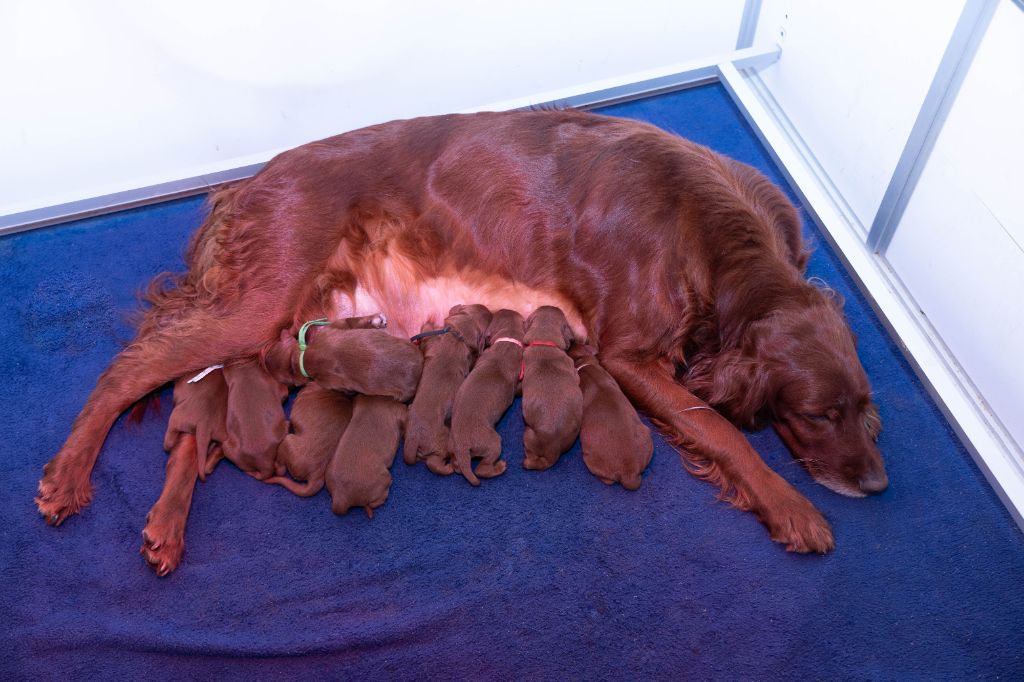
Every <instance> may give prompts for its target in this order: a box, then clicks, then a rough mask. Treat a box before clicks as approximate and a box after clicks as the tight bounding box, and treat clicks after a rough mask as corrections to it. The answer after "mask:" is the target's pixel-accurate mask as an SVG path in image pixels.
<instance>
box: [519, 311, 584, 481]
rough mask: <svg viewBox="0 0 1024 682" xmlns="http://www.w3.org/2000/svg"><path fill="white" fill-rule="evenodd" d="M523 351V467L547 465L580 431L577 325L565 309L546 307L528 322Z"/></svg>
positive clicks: (555, 458)
mask: <svg viewBox="0 0 1024 682" xmlns="http://www.w3.org/2000/svg"><path fill="white" fill-rule="evenodd" d="M524 340H525V343H526V349H525V350H524V351H523V365H524V372H523V387H522V390H523V421H524V422H526V430H525V431H524V432H523V451H524V457H523V467H524V468H526V469H547V468H548V467H550V466H552V465H554V463H555V462H557V461H558V458H559V457H561V456H562V453H563V452H565V451H566V450H568V449H569V448H571V447H572V444H573V443H574V442H576V436H578V435H579V433H580V422H581V420H582V418H583V394H582V393H581V392H580V384H579V377H578V376H577V375H576V369H575V367H574V366H573V362H572V359H571V358H570V357H569V356H568V355H566V350H568V348H569V346H570V345H571V344H572V342H573V333H572V329H570V328H569V323H568V322H567V321H566V319H565V315H563V314H562V311H561V310H559V309H558V308H555V307H553V306H541V307H540V308H537V310H535V311H534V313H533V314H532V315H530V318H529V319H528V320H527V321H526V335H525V337H524Z"/></svg>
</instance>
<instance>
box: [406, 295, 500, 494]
mask: <svg viewBox="0 0 1024 682" xmlns="http://www.w3.org/2000/svg"><path fill="white" fill-rule="evenodd" d="M490 323H491V313H490V311H489V310H487V308H485V307H484V306H482V305H456V306H453V307H452V308H451V310H449V311H448V317H446V318H445V320H444V326H443V327H441V329H446V330H447V331H446V332H444V333H440V334H437V335H433V336H424V337H423V338H422V339H421V340H420V348H421V349H422V350H423V376H422V379H421V380H420V386H419V388H418V389H417V392H416V397H415V398H414V399H413V401H412V404H411V405H410V406H409V427H408V430H407V431H406V436H405V448H404V452H403V459H404V460H405V463H406V464H415V463H416V462H417V460H421V459H422V460H425V461H426V464H427V468H428V469H430V470H431V471H433V472H434V473H435V474H442V475H445V476H447V475H448V474H450V473H452V471H454V468H453V466H452V463H451V461H450V458H449V456H448V427H449V424H450V423H451V418H452V403H453V402H454V401H455V393H456V392H457V391H458V390H459V386H460V385H462V382H463V381H465V379H466V376H468V375H469V371H470V369H472V367H473V362H474V361H476V358H477V355H479V354H480V351H481V350H483V346H484V333H485V332H486V331H487V327H488V325H489V324H490ZM429 331H436V330H431V329H425V330H424V332H429Z"/></svg>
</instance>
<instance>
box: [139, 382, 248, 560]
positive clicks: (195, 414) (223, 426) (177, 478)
mask: <svg viewBox="0 0 1024 682" xmlns="http://www.w3.org/2000/svg"><path fill="white" fill-rule="evenodd" d="M189 380H190V377H183V378H181V379H178V381H176V382H175V384H174V409H173V410H172V411H171V416H170V418H169V419H168V424H167V432H166V434H165V435H164V449H165V450H167V451H168V452H169V453H170V456H169V457H168V458H167V477H166V479H165V481H164V488H163V491H162V492H161V494H160V498H159V499H158V500H157V501H156V504H154V505H153V508H152V509H151V510H150V512H149V514H147V515H146V527H145V528H144V529H143V531H142V540H143V543H142V548H141V549H140V553H141V554H142V556H143V557H144V558H145V559H146V562H147V563H148V564H149V565H150V566H152V567H153V570H154V571H156V574H157V575H159V576H161V577H162V576H165V575H167V574H168V573H170V572H171V571H173V570H174V569H175V568H177V567H178V565H179V564H180V563H181V556H182V553H183V552H184V550H185V524H186V522H187V521H188V514H189V510H190V509H191V507H192V491H193V490H194V488H195V483H196V479H197V478H205V477H206V474H207V473H209V470H208V469H207V466H208V465H209V466H212V464H215V463H216V461H217V460H218V459H219V458H220V449H221V444H222V443H223V442H224V440H225V439H226V438H227V404H228V386H227V383H226V382H225V381H224V374H223V372H221V371H219V370H214V371H212V372H208V373H207V375H206V376H204V377H203V378H202V379H201V380H198V381H193V382H192V383H189Z"/></svg>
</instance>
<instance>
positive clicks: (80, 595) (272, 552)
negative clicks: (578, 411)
mask: <svg viewBox="0 0 1024 682" xmlns="http://www.w3.org/2000/svg"><path fill="white" fill-rule="evenodd" d="M606 111H607V112H608V113H612V114H614V115H621V116H629V117H634V118H639V119H643V120H646V121H650V122H652V123H654V124H655V125H658V126H661V127H663V128H666V129H668V130H671V131H673V132H676V133H679V134H681V135H684V136H686V137H689V138H691V139H693V140H695V141H697V142H700V143H703V144H707V145H709V146H711V147H713V148H715V149H717V150H718V151H720V152H723V153H725V154H728V155H730V156H732V157H734V158H737V159H740V160H742V161H745V162H747V163H750V164H752V165H754V166H756V167H758V168H760V169H761V170H763V171H764V172H766V173H767V174H768V175H769V176H770V177H772V178H773V179H774V180H775V181H776V182H779V183H780V184H783V182H782V180H781V177H780V176H779V173H778V171H777V170H776V169H775V168H774V167H773V166H772V163H771V162H770V161H769V158H768V156H767V155H766V153H765V152H764V150H763V149H762V148H761V147H760V146H759V144H758V143H757V141H756V139H755V138H754V136H753V135H752V133H751V131H750V130H749V129H748V128H747V126H746V125H745V124H744V122H743V121H742V119H741V117H740V116H739V114H738V112H737V111H736V110H735V109H734V108H733V106H732V105H731V103H730V102H729V100H728V97H727V95H726V94H725V92H724V91H723V90H722V88H721V87H720V86H718V85H708V86H704V87H700V88H696V89H691V90H687V91H684V92H680V93H676V94H672V95H663V96H660V97H656V98H651V99H647V100H643V101H639V102H634V103H629V104H624V105H618V106H615V107H611V108H610V109H607V110H606ZM202 215H203V207H202V199H200V198H191V199H184V200H178V201H172V202H168V203H164V204H160V205H155V206H150V207H146V208H141V209H136V210H131V211H126V212H122V213H118V214H113V215H109V216H104V217H100V218H94V219H89V220H83V221H80V222H77V223H74V224H69V225H63V226H60V227H53V228H47V229H42V230H36V231H32V232H29V233H25V234H20V235H14V236H10V237H6V238H3V239H0V295H2V298H3V301H4V303H3V305H2V307H0V346H2V347H0V397H2V403H3V405H4V412H3V414H4V418H3V419H2V420H0V443H2V444H3V449H4V452H3V462H4V465H5V467H4V468H5V480H4V484H3V486H2V487H0V529H2V531H0V532H2V535H3V542H2V546H0V569H2V576H3V592H2V598H0V619H2V621H3V624H2V626H0V678H2V679H33V680H38V679H55V680H70V679H79V680H84V679H108V678H111V677H113V678H122V679H145V680H148V681H152V682H155V681H156V680H164V679H166V680H180V679H189V678H197V677H201V678H214V677H216V678H218V679H222V678H232V679H233V678H241V679H251V678H258V679H295V678H298V677H300V676H313V677H315V678H323V677H328V678H343V679H365V678H370V677H375V678H401V679H413V678H416V679H421V678H426V677H429V678H433V679H449V678H451V679H465V678H472V679H492V678H493V679H636V678H659V679H672V680H678V679H743V680H763V679H851V680H861V679H872V680H878V679H892V680H908V679H921V680H934V679H953V678H968V677H970V678H987V679H994V678H997V677H998V678H1002V679H1010V678H1017V679H1020V678H1021V677H1022V676H1024V589H1022V585H1024V583H1022V579H1024V542H1022V536H1021V533H1020V531H1019V530H1018V529H1017V528H1016V526H1014V524H1013V522H1012V520H1011V519H1010V517H1009V515H1008V514H1007V512H1006V511H1005V509H1004V508H1003V507H1002V505H1001V504H1000V502H999V500H998V499H997V497H996V495H995V494H994V493H993V491H992V490H991V488H990V487H989V486H988V485H987V484H986V482H985V480H984V478H983V477H982V475H981V473H980V472H979V470H978V468H977V467H976V466H975V465H974V464H973V462H972V461H971V458H970V457H969V456H968V454H967V453H966V452H965V451H964V449H963V448H962V447H961V446H960V445H959V443H958V441H957V439H956V437H955V436H954V434H953V432H952V431H951V429H950V427H949V425H948V424H947V423H946V422H945V421H944V420H943V417H942V416H941V414H940V412H939V411H938V410H937V409H936V406H935V405H934V404H933V403H932V402H931V401H930V399H929V398H928V397H927V395H926V393H925V392H924V391H923V390H922V387H921V385H920V383H919V382H918V381H917V380H916V379H915V377H914V375H913V373H912V372H911V371H910V369H909V368H908V366H907V364H906V362H905V361H904V360H903V359H902V358H901V355H900V353H899V351H898V349H897V347H896V345H895V344H894V343H893V341H892V340H891V339H890V338H889V337H888V336H887V335H886V333H885V331H884V330H883V328H882V327H881V326H880V324H879V322H878V320H877V319H876V318H875V317H874V315H873V314H872V312H871V310H870V309H869V307H868V305H867V304H866V303H865V301H864V299H863V297H862V296H861V295H860V294H859V293H858V292H857V290H856V289H855V288H854V286H852V284H851V282H850V280H849V278H848V276H847V275H846V274H845V273H844V272H843V270H842V267H841V266H840V264H839V262H838V261H837V259H836V257H835V256H834V255H833V254H832V253H831V252H830V250H829V248H828V247H827V245H826V244H825V243H824V241H823V240H822V239H821V237H820V236H819V235H818V234H817V233H816V232H815V230H814V228H813V226H811V225H810V221H809V219H807V217H806V216H805V221H806V222H807V225H808V227H807V228H806V229H807V231H808V234H809V236H810V238H811V239H812V240H813V241H814V242H815V245H816V251H815V254H814V257H813V258H812V261H811V266H810V274H811V275H817V276H820V277H822V278H823V279H825V281H826V282H828V283H829V284H830V285H831V286H833V287H834V288H835V289H837V290H838V291H839V292H840V293H841V294H842V295H843V296H844V297H845V298H846V300H847V304H846V311H847V315H848V317H849V319H850V322H851V324H852V326H853V328H854V330H855V331H856V333H857V336H858V338H859V340H860V346H859V350H860V353H861V357H862V359H863V362H864V365H865V367H866V368H867V371H868V374H869V375H870V378H871V381H872V383H873V386H874V390H875V395H876V399H877V402H878V403H879V404H880V406H881V413H882V418H883V421H884V431H883V433H882V437H881V441H880V446H881V449H882V451H883V453H884V454H885V456H886V457H887V461H888V466H889V474H890V478H891V481H892V484H891V487H890V488H889V490H888V491H886V492H885V493H884V494H883V495H881V496H879V497H876V498H870V499H863V500H853V499H847V498H843V497H840V496H838V495H835V494H833V493H831V492H829V491H828V490H826V489H824V488H823V487H821V486H818V485H816V484H815V483H813V482H812V481H811V480H810V478H809V476H808V475H807V474H806V473H805V472H804V471H803V470H802V469H801V468H800V467H799V466H798V465H797V464H795V463H794V462H793V460H792V458H791V457H790V455H789V454H788V453H787V451H786V449H785V448H784V447H783V446H782V444H781V443H780V442H779V440H778V439H777V437H776V436H775V434H774V433H773V432H772V431H770V430H766V431H762V432H759V433H753V434H750V439H751V441H752V442H753V444H754V446H755V447H756V448H757V449H758V451H760V452H761V453H763V455H764V456H765V459H766V460H767V461H768V463H769V464H770V466H772V467H773V468H775V469H776V470H777V471H778V472H779V473H780V474H782V475H783V476H784V477H785V478H786V479H787V480H789V481H790V482H792V483H793V485H795V486H796V487H797V489H799V490H800V491H801V492H802V493H804V494H805V495H806V496H807V497H808V498H810V499H811V501H812V502H814V504H815V505H816V506H817V507H818V508H819V509H820V510H821V511H822V512H824V513H825V514H826V515H827V516H828V517H829V519H830V520H831V521H832V524H833V526H834V529H835V534H836V550H835V552H834V553H833V554H830V555H828V556H825V557H820V556H797V555H793V554H787V553H786V552H785V551H783V549H782V548H781V547H779V546H778V545H776V544H774V543H772V542H771V541H769V539H768V535H767V533H766V532H765V529H764V528H763V527H762V526H761V525H760V524H759V523H758V522H757V520H756V519H755V518H754V517H753V516H752V515H751V514H745V513H742V512H739V511H736V510H734V509H732V508H730V507H728V506H725V505H724V504H720V503H716V502H715V493H716V491H715V490H714V489H713V488H712V487H711V486H709V485H707V484H705V483H702V482H700V481H698V480H696V479H694V478H691V477H690V476H688V475H687V474H686V473H685V472H684V471H683V468H682V467H681V466H680V462H679V456H678V455H677V454H676V453H675V452H674V451H673V450H672V449H671V448H670V447H668V446H667V445H666V444H665V442H664V441H663V440H662V439H661V438H656V450H655V453H654V459H653V462H652V464H651V467H650V469H649V470H648V472H647V474H646V475H645V477H644V482H643V486H642V487H641V489H640V490H639V491H637V492H627V491H625V490H623V489H622V488H621V487H619V486H615V487H607V486H604V485H602V484H601V483H599V482H598V481H597V480H596V479H594V478H593V477H592V476H590V475H589V474H588V473H587V471H586V469H585V468H584V466H583V462H582V460H581V458H580V454H579V451H578V449H574V450H573V451H572V452H570V453H569V454H568V455H566V456H565V457H563V459H562V460H561V461H560V462H559V463H558V464H557V465H556V466H555V467H554V468H553V469H551V470H549V471H544V472H527V471H524V470H523V469H522V467H521V461H522V457H523V452H522V417H521V412H520V409H519V406H518V405H515V406H514V407H513V409H512V410H510V412H509V413H508V414H507V415H506V417H505V419H504V420H503V422H502V423H501V433H502V437H503V439H504V443H505V457H506V458H507V459H508V460H509V462H510V467H509V471H508V473H507V474H505V475H504V476H502V477H500V478H498V479H494V480H488V481H484V482H483V485H481V486H480V487H479V488H472V487H470V486H469V485H468V484H467V483H466V482H465V481H463V480H462V479H461V478H459V477H449V478H441V477H437V476H434V475H432V474H430V473H428V472H427V471H426V469H425V468H423V467H422V466H418V467H415V468H412V467H406V466H405V465H404V464H402V463H401V458H399V459H398V460H397V461H396V464H395V466H394V469H393V474H394V486H393V488H392V491H391V497H390V499H389V500H388V502H387V504H386V505H385V506H384V507H382V508H381V509H380V510H378V512H377V514H376V515H375V516H374V518H373V520H372V521H370V520H368V519H367V518H366V517H365V516H364V515H363V514H362V513H350V514H349V515H347V516H345V517H337V516H334V515H333V514H332V513H331V511H330V499H329V497H328V496H327V494H326V492H323V493H321V494H320V495H319V496H317V497H315V498H312V499H299V498H297V497H294V496H292V495H291V494H289V493H287V492H286V491H285V490H283V489H281V488H278V487H271V486H267V485H263V484H261V483H259V482H257V481H255V480H253V479H251V478H249V477H248V476H245V475H243V474H241V473H240V472H239V471H238V470H237V469H234V468H233V467H232V466H230V465H228V464H222V465H221V467H220V468H219V469H218V470H217V471H216V472H215V473H214V475H213V476H212V477H211V478H210V479H208V480H207V481H206V482H205V483H202V484H200V485H198V488H197V490H196V494H195V502H194V506H193V510H192V515H191V518H190V520H189V525H188V529H187V532H186V550H185V557H184V562H183V564H182V566H181V568H179V569H178V570H177V571H176V572H175V573H173V574H172V575H171V576H170V577H168V578H165V579H161V578H157V577H156V576H155V575H154V574H153V572H152V570H150V568H149V567H148V566H147V565H146V564H145V563H144V562H143V560H142V558H141V557H140V556H139V554H138V550H139V545H140V541H141V540H140V531H141V529H142V526H143V524H144V519H145V516H146V512H147V511H148V510H149V508H150V506H151V505H152V504H153V502H154V501H155V500H156V498H157V496H158V494H159V491H160V488H161V485H162V481H163V475H164V463H165V460H166V455H165V454H164V452H163V450H162V447H161V442H162V437H163V431H164V425H165V421H166V415H167V413H168V412H169V409H170V403H169V392H166V391H165V392H164V394H163V403H164V417H163V418H157V417H149V418H148V419H147V420H146V421H144V422H143V423H142V424H141V425H140V426H137V427H130V426H128V425H126V424H125V423H123V421H122V422H119V423H118V424H117V425H116V426H115V427H114V429H113V431H112V432H111V434H110V437H109V439H108V441H107V443H106V446H105V447H104V449H103V452H102V454H101V456H100V459H99V464H98V466H97V467H96V471H95V472H94V474H93V478H92V480H93V483H94V485H95V497H94V501H93V504H92V506H90V507H89V508H88V509H86V510H85V511H84V513H83V514H81V515H80V516H76V517H72V518H71V519H69V520H68V521H67V522H65V523H64V525H62V526H61V527H59V528H57V529H54V528H50V527H48V526H46V524H44V523H43V521H42V519H41V518H39V517H38V516H37V514H36V510H35V506H34V505H33V503H32V498H33V495H34V494H35V486H36V483H37V481H38V479H39V476H40V472H41V469H42V466H43V464H44V463H45V462H46V461H47V460H48V459H49V458H50V457H51V456H52V455H53V454H54V453H55V452H56V451H57V450H58V448H59V447H60V446H61V444H62V443H63V441H64V438H65V437H66V436H67V433H68V430H69V428H70V425H71V422H72V420H73V419H74V417H75V415H76V414H77V412H78V410H79V409H80V408H81V406H82V404H83V403H84V401H85V399H86V397H87V395H88V394H89V391H90V390H91V389H92V387H93V385H94V382H95V380H96V378H97V377H98V375H99V374H100V372H101V371H102V370H103V369H104V368H105V367H106V365H107V364H108V363H109V362H110V360H111V358H112V357H113V356H114V354H115V353H116V352H117V350H118V349H119V348H120V347H121V346H122V344H123V343H124V342H125V341H126V340H127V339H129V338H130V337H131V327H130V325H129V324H128V313H130V312H131V311H132V310H133V309H134V308H135V306H136V302H135V301H136V299H135V296H136V292H137V290H138V289H139V288H140V287H141V286H142V285H144V284H145V283H146V282H147V281H148V279H149V278H150V277H151V276H152V275H154V274H155V273H157V272H159V271H161V270H168V269H171V270H175V269H180V268H181V267H182V264H181V260H180V254H181V253H182V251H183V249H184V245H185V242H186V239H187V237H188V235H189V233H190V232H191V231H192V230H194V229H195V228H196V227H197V226H198V225H199V223H200V221H201V218H202Z"/></svg>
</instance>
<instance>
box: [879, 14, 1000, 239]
mask: <svg viewBox="0 0 1024 682" xmlns="http://www.w3.org/2000/svg"><path fill="white" fill-rule="evenodd" d="M998 4H999V0H967V2H966V3H965V4H964V9H963V11H962V12H961V13H960V18H959V19H958V20H957V22H956V28H954V29H953V35H952V36H951V37H950V39H949V44H948V45H947V46H946V51H945V53H943V55H942V61H940V62H939V68H938V69H937V70H936V72H935V76H934V78H933V79H932V84H931V87H929V88H928V94H927V95H926V96H925V98H924V102H923V103H922V105H921V110H920V111H919V112H918V115H917V120H916V121H914V127H913V128H911V130H910V135H909V137H908V138H907V142H906V144H905V145H904V147H903V153H902V154H901V155H900V160H899V162H897V164H896V169H895V170H894V171H893V174H892V178H890V180H889V186H888V187H887V188H886V190H885V194H884V195H883V196H882V203H881V204H880V205H879V207H878V212H877V213H876V214H875V219H874V221H873V222H872V223H871V230H870V231H869V232H868V240H867V243H868V247H869V248H870V249H871V250H872V251H874V252H876V253H885V250H886V249H887V248H888V246H889V242H891V241H892V237H893V235H894V234H895V233H896V227H897V226H898V225H899V222H900V218H902V217H903V212H904V211H905V210H906V208H907V203H908V202H909V201H910V196H911V195H912V194H913V193H914V187H916V186H917V181H918V180H919V179H920V177H921V172H922V171H923V170H924V166H925V164H926V163H928V157H929V155H930V154H931V151H932V148H933V147H934V146H935V140H936V139H938V136H939V132H940V131H941V130H942V125H943V123H945V121H946V116H947V115H948V114H949V110H950V108H951V107H952V105H953V101H954V100H955V99H956V95H957V92H958V91H959V90H960V85H961V84H962V83H963V80H964V77H965V76H966V75H967V71H968V70H969V69H970V66H971V62H972V61H973V60H974V55H975V53H976V52H977V51H978V45H980V44H981V39H982V37H983V36H984V35H985V30H986V29H987V28H988V25H989V23H990V22H991V20H992V15H993V14H994V13H995V11H996V6H997V5H998Z"/></svg>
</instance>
